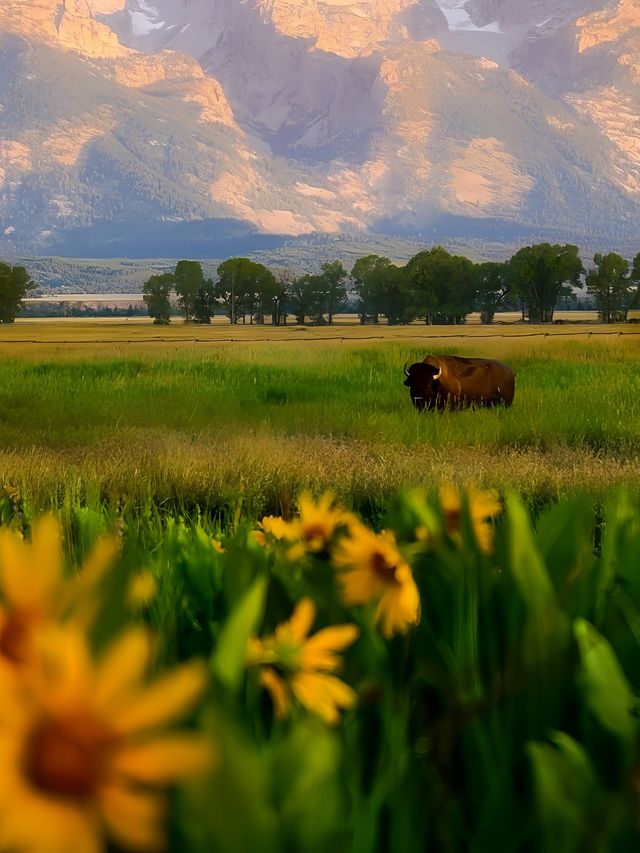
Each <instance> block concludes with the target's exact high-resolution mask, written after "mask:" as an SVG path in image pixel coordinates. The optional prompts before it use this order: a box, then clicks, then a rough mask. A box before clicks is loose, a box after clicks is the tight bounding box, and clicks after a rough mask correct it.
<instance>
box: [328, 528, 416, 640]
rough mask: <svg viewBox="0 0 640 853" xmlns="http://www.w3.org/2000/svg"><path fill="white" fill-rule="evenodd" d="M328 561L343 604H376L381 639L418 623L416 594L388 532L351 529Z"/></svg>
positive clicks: (392, 538)
mask: <svg viewBox="0 0 640 853" xmlns="http://www.w3.org/2000/svg"><path fill="white" fill-rule="evenodd" d="M331 557H332V561H333V564H334V566H335V567H336V568H337V569H338V570H339V574H338V580H339V583H340V585H341V587H342V596H343V600H344V602H345V604H347V605H354V604H366V603H367V602H369V601H377V602H378V606H377V609H376V614H375V619H376V622H380V623H381V625H382V633H383V634H384V635H385V637H390V636H392V635H393V634H396V633H403V632H405V631H407V630H408V628H409V626H410V625H415V624H416V623H417V622H418V621H419V619H420V594H419V593H418V588H417V586H416V583H415V581H414V579H413V573H412V572H411V568H410V566H409V564H408V563H407V562H406V561H405V560H404V559H403V557H402V555H401V553H400V551H399V550H398V546H397V544H396V539H395V536H394V534H393V532H392V531H390V530H383V531H382V533H374V532H373V531H372V530H369V528H368V527H365V525H364V524H356V525H352V527H351V529H350V535H349V536H348V537H345V538H343V539H341V540H340V541H339V542H338V544H337V545H336V547H335V548H334V549H333V551H332V555H331Z"/></svg>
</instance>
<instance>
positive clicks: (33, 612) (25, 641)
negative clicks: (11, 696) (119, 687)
mask: <svg viewBox="0 0 640 853" xmlns="http://www.w3.org/2000/svg"><path fill="white" fill-rule="evenodd" d="M119 548H120V543H119V541H118V539H117V538H116V537H103V538H101V539H98V540H97V542H96V543H95V545H94V547H93V550H92V551H91V553H90V554H89V555H88V557H87V559H86V560H85V562H84V564H83V565H82V566H81V567H80V569H79V571H78V572H77V573H76V574H75V575H73V576H71V577H69V578H65V577H64V574H63V565H62V536H61V532H60V526H59V524H58V522H57V521H56V520H55V519H54V517H53V516H51V515H45V516H43V517H42V518H40V519H39V520H38V521H37V522H35V523H34V525H33V533H32V537H31V542H24V541H23V539H22V536H21V535H20V534H19V533H17V532H16V531H13V530H9V529H6V528H0V592H1V594H2V603H1V604H0V658H4V659H5V660H10V661H11V662H13V663H20V662H22V661H24V660H25V659H26V658H27V657H28V656H29V652H30V646H31V639H32V634H33V631H34V629H37V628H38V627H40V626H41V625H43V624H44V623H46V622H47V621H48V620H55V619H62V618H64V617H65V616H68V615H69V613H70V612H71V611H75V615H76V616H78V618H80V616H81V615H82V618H84V619H85V620H86V619H88V618H90V616H91V609H92V602H91V601H90V598H91V597H90V595H88V593H89V592H90V591H91V590H92V589H93V588H94V587H95V586H96V584H97V583H98V581H99V580H100V579H101V578H102V576H103V573H104V571H105V570H106V569H107V568H108V566H109V565H110V564H111V563H112V561H113V559H114V558H115V556H116V554H117V553H118V550H119ZM80 608H81V609H82V614H80Z"/></svg>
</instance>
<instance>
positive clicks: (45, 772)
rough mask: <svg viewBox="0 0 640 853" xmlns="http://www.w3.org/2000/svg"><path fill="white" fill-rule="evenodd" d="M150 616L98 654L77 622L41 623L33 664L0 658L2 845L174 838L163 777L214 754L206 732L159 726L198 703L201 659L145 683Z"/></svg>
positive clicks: (131, 844)
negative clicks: (94, 656)
mask: <svg viewBox="0 0 640 853" xmlns="http://www.w3.org/2000/svg"><path fill="white" fill-rule="evenodd" d="M150 651H151V649H150V640H149V636H148V634H147V633H146V631H144V630H143V629H142V628H133V629H130V630H129V631H128V632H126V633H125V634H124V635H122V636H121V637H120V638H119V639H118V640H117V641H116V642H115V643H114V644H113V645H112V646H111V647H110V648H109V649H108V650H107V652H106V653H105V655H104V657H103V658H102V660H101V661H100V662H99V664H98V665H95V664H94V663H93V662H92V660H91V657H90V654H89V651H88V648H87V644H86V641H85V638H84V635H83V634H82V633H81V632H80V631H78V630H77V629H76V628H75V627H71V626H69V625H67V626H65V627H61V626H55V627H52V628H49V629H44V630H43V631H41V632H38V633H37V635H36V637H35V639H34V649H33V656H32V659H31V660H30V663H29V666H27V667H23V668H20V669H18V668H13V669H11V668H9V667H4V668H3V669H1V670H0V690H1V691H2V703H1V704H0V762H1V763H2V773H1V774H0V848H1V849H3V850H16V851H17V850H19V851H21V853H69V851H73V853H100V851H104V850H105V849H106V846H107V839H108V838H111V839H113V840H114V841H115V842H116V843H117V844H118V845H119V846H121V847H124V848H126V849H130V850H145V851H148V850H158V849H161V848H163V847H164V846H165V838H164V831H163V827H164V814H165V811H166V800H165V794H164V792H163V788H165V787H166V786H167V785H169V784H171V783H173V782H175V781H177V780H180V779H183V778H185V777H186V776H189V775H191V774H193V773H196V772H201V771H202V770H203V769H205V768H206V767H207V766H209V764H210V762H211V758H212V750H211V746H210V745H209V744H208V742H206V741H205V740H204V739H203V738H202V736H199V735H196V734H186V733H182V734H177V733H171V732H167V731H164V732H163V731H159V729H160V728H161V727H164V726H166V725H167V724H169V723H171V722H173V721H175V720H177V719H178V718H180V717H181V716H183V715H184V714H185V713H186V712H187V711H189V710H190V709H191V708H192V706H193V705H194V703H195V702H196V700H197V699H198V698H199V697H200V696H201V694H202V692H203V690H204V687H205V684H206V668H205V665H204V663H200V662H198V663H193V664H186V665H184V666H182V667H180V668H178V669H176V670H174V671H173V672H171V673H169V674H168V675H165V676H163V677H161V678H159V679H158V680H157V681H156V682H155V683H152V684H151V685H149V686H146V687H145V686H143V685H142V683H141V679H142V676H143V674H144V671H145V670H146V668H147V666H148V662H149V658H150Z"/></svg>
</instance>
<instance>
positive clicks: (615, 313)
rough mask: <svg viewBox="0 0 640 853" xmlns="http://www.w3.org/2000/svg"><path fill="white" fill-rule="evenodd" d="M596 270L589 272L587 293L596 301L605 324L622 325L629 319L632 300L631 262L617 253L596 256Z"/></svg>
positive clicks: (594, 260) (594, 259)
mask: <svg viewBox="0 0 640 853" xmlns="http://www.w3.org/2000/svg"><path fill="white" fill-rule="evenodd" d="M593 262H594V264H595V265H596V266H595V269H590V270H589V271H588V272H587V292H588V293H590V294H591V296H593V297H594V299H595V300H596V305H597V306H598V315H599V317H600V319H601V320H602V322H603V323H621V322H624V321H625V320H626V319H627V312H628V310H629V304H630V302H631V298H632V282H631V278H630V276H629V261H627V260H626V258H623V257H622V255H618V254H617V253H616V252H609V253H608V254H607V255H602V254H600V253H598V254H596V255H594V257H593Z"/></svg>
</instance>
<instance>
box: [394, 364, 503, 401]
mask: <svg viewBox="0 0 640 853" xmlns="http://www.w3.org/2000/svg"><path fill="white" fill-rule="evenodd" d="M439 370H441V371H442V372H441V374H440V376H439V378H438V379H436V378H435V376H436V375H437V373H438V371H439ZM405 375H406V379H405V383H404V384H405V385H406V386H407V387H408V388H409V391H410V394H411V400H412V402H413V405H414V406H415V407H416V408H417V409H427V410H429V411H431V410H433V409H439V410H443V409H445V408H448V409H459V408H463V407H466V406H497V405H505V406H510V405H511V403H512V402H513V395H514V391H515V374H514V372H513V370H512V369H511V368H510V367H509V365H508V364H504V363H503V362H501V361H494V360H493V359H490V358H463V357H462V356H457V355H428V356H426V358H425V359H424V360H423V361H421V362H416V363H415V364H412V365H411V366H410V367H409V369H408V370H407V369H406V368H405Z"/></svg>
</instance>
